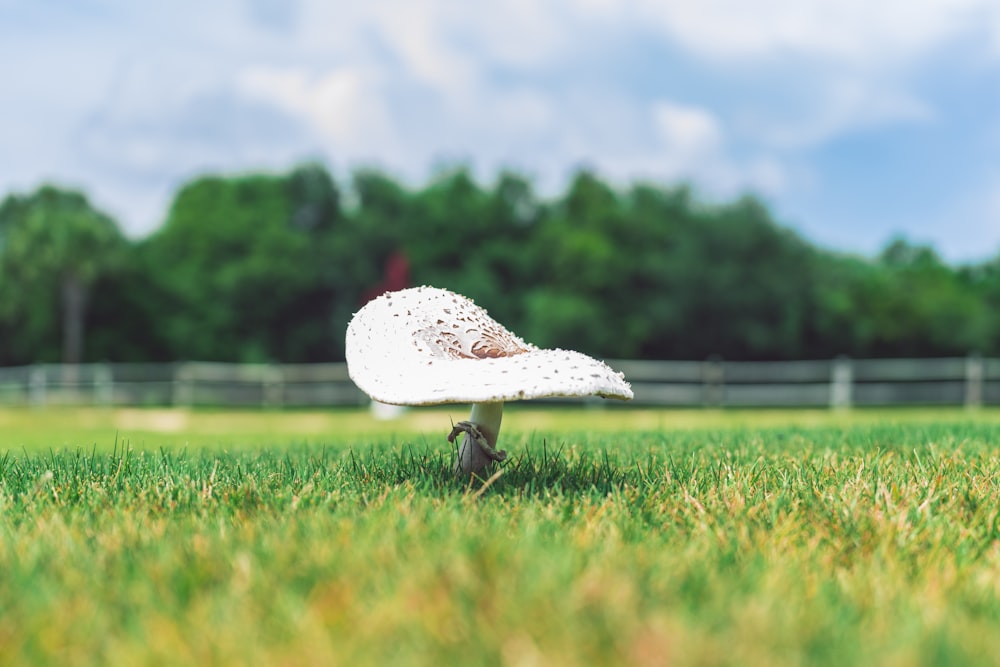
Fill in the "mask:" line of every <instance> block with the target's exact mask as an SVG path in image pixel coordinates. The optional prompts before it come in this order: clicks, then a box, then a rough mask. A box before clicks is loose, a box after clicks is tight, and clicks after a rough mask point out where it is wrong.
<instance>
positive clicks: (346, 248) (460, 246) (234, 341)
mask: <svg viewBox="0 0 1000 667" xmlns="http://www.w3.org/2000/svg"><path fill="white" fill-rule="evenodd" d="M407 284H413V285H419V284H430V285H435V286H439V287H446V288H449V289H452V290H455V291H457V292H460V293H462V294H465V295H467V296H470V297H472V298H473V299H474V300H475V301H476V302H477V303H479V304H480V305H483V306H485V307H486V308H487V309H488V310H489V311H490V313H491V314H492V315H493V316H494V317H496V318H497V319H498V320H499V321H500V322H502V323H504V324H506V325H507V326H509V327H510V328H511V329H512V330H513V331H515V332H516V333H518V334H519V335H521V336H522V337H524V338H525V339H526V340H528V341H531V342H533V343H536V344H538V345H541V346H560V347H567V348H572V349H577V350H580V351H583V352H587V353H590V354H594V355H597V356H602V357H617V358H647V359H704V358H706V357H709V356H712V355H719V356H721V357H723V358H726V359H748V360H753V359H797V358H828V357H832V356H836V355H840V354H846V355H850V356H854V357H893V356H947V355H964V354H967V353H969V352H980V353H983V354H990V355H996V354H1000V255H998V257H997V258H995V259H993V260H991V261H988V262H983V263H979V264H969V265H962V266H951V265H949V264H947V263H946V262H944V261H942V260H941V258H940V257H939V256H938V255H937V254H936V253H935V251H934V249H933V248H931V247H927V246H921V245H914V244H911V243H909V242H907V241H905V240H902V239H900V240H895V241H893V242H891V243H890V244H889V245H888V246H887V247H886V248H885V249H884V251H883V252H882V253H880V254H879V255H878V256H877V257H862V256H857V255H851V254H843V253H838V252H833V251H830V250H827V249H823V248H821V247H817V246H816V245H814V244H811V243H809V242H807V241H806V240H804V239H803V238H802V237H800V236H799V235H797V234H796V233H794V232H793V231H791V230H790V229H788V228H786V227H783V226H781V225H780V224H778V223H777V222H776V221H775V220H774V218H773V217H772V214H771V213H770V212H769V210H768V209H767V207H766V206H765V205H764V204H763V203H762V202H761V201H760V200H758V199H756V198H754V197H753V196H743V197H740V198H737V199H735V200H733V201H729V202H724V203H717V204H716V203H708V202H705V201H702V200H699V199H698V198H697V197H696V196H695V194H694V192H693V191H692V189H691V188H690V187H688V186H687V185H670V186H666V185H661V184H656V183H648V182H637V183H633V184H631V185H629V186H627V187H624V188H616V187H613V186H612V185H610V184H608V183H607V182H605V181H603V180H602V179H601V178H600V177H599V176H598V175H597V174H595V173H593V172H591V171H587V170H581V171H579V172H578V173H576V174H575V176H574V177H573V178H572V179H571V180H570V182H569V183H568V184H567V186H566V188H565V191H564V192H562V193H561V194H560V195H558V196H556V197H551V198H543V197H540V196H539V195H538V194H537V193H536V191H535V189H534V187H533V184H532V182H531V181H530V179H528V178H526V177H524V176H523V175H520V174H517V173H513V172H505V173H502V174H500V175H499V176H498V177H497V178H496V179H495V181H494V182H493V183H491V184H483V183H480V182H477V181H476V179H475V178H473V177H472V175H471V174H470V172H469V171H468V170H467V169H465V168H461V167H458V168H452V169H449V170H446V171H442V172H440V173H439V174H438V175H437V176H435V177H434V178H432V179H431V180H430V181H429V182H427V183H425V184H424V185H423V186H422V187H419V188H411V187H406V186H405V185H403V184H401V183H400V182H399V181H398V180H395V179H393V178H392V177H390V176H388V175H386V174H385V173H383V172H380V171H377V170H372V169H362V170H358V171H356V172H354V173H353V174H352V175H351V177H350V179H349V182H348V183H346V184H340V183H337V182H336V181H335V180H334V179H333V178H332V177H331V175H330V173H329V172H328V171H327V169H326V168H325V167H324V166H323V165H321V164H315V163H307V164H302V165H299V166H297V167H296V168H294V169H292V170H291V171H290V172H288V173H282V174H264V173H260V174H246V175H238V176H216V175H209V176H203V177H200V178H197V179H195V180H193V181H191V182H189V183H187V184H186V185H184V186H183V187H181V188H180V190H179V191H178V192H177V194H176V196H175V198H174V200H173V202H172V204H171V206H170V209H169V211H168V212H167V215H166V219H165V222H164V223H163V225H162V226H161V227H160V228H159V229H157V230H156V231H154V232H153V233H152V234H150V235H149V236H148V237H146V238H142V239H138V240H132V239H128V238H126V237H125V236H124V235H123V234H122V232H121V230H120V228H119V226H118V224H117V223H116V222H115V221H114V220H113V219H112V218H111V217H110V216H108V215H106V214H104V213H102V212H100V211H98V210H96V209H95V208H94V207H93V206H92V205H91V204H90V203H89V201H88V200H87V198H86V197H85V195H83V194H82V193H79V192H75V191H73V190H69V189H66V188H61V187H57V186H53V185H45V186H42V187H40V188H39V189H38V190H36V191H35V192H33V193H29V194H11V195H9V196H7V197H6V198H5V199H4V200H3V202H2V203H0V364H2V365H14V364H27V363H35V362H56V361H64V362H70V363H74V362H80V361H84V362H86V361H171V360H214V361H234V362H266V361H275V362H318V361H336V360H341V359H343V339H344V331H345V329H346V326H347V322H348V320H349V319H350V317H351V315H352V314H353V313H354V312H355V311H356V310H357V309H358V308H359V307H360V305H361V304H362V303H363V302H364V300H365V299H367V298H371V296H373V295H375V294H378V293H380V291H382V290H384V289H386V288H399V287H402V286H405V285H407Z"/></svg>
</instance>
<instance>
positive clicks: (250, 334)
mask: <svg viewBox="0 0 1000 667" xmlns="http://www.w3.org/2000/svg"><path fill="white" fill-rule="evenodd" d="M341 223H342V217H341V215H340V207H339V194H338V192H337V190H336V186H335V184H334V183H333V181H332V179H331V178H330V177H329V175H328V174H327V173H326V172H325V170H323V169H322V168H319V167H317V166H315V165H306V166H304V167H301V168H299V169H296V170H294V171H293V172H292V173H291V174H290V175H287V176H277V175H248V176H240V177H235V178H218V177H206V178H201V179H198V180H196V181H194V182H192V183H189V184H188V185H186V186H185V187H184V188H182V189H181V191H180V192H179V193H178V194H177V197H176V198H175V200H174V203H173V205H172V206H171V209H170V214H169V215H168V217H167V221H166V223H165V225H164V226H163V228H162V229H160V230H159V231H158V232H157V233H155V234H154V235H153V236H151V237H150V238H149V239H147V241H146V242H145V243H143V244H142V247H141V248H140V256H141V260H142V264H143V266H144V270H145V271H146V272H147V275H149V276H152V281H151V282H152V284H153V286H154V294H155V295H156V298H157V299H158V300H159V301H160V304H159V310H160V311H161V312H163V313H168V314H169V316H168V317H166V318H165V321H164V324H163V326H164V327H165V328H166V339H167V341H168V346H169V349H170V350H171V356H173V357H174V358H180V359H210V360H221V361H268V360H282V361H318V360H327V359H331V358H334V357H335V356H336V344H335V342H334V341H335V340H336V335H335V333H334V331H333V327H332V314H333V308H334V299H335V296H336V295H335V294H334V287H335V285H334V283H335V277H336V276H335V273H336V267H337V265H338V263H337V258H336V257H331V256H330V254H329V253H330V250H331V243H330V235H331V234H332V233H333V232H334V230H336V229H337V227H338V225H340V224H341ZM352 250H353V252H357V249H356V248H355V249H352Z"/></svg>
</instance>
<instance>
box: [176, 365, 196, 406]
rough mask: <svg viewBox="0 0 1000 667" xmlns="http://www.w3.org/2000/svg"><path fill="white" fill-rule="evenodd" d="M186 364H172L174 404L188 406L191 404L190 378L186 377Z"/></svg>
mask: <svg viewBox="0 0 1000 667" xmlns="http://www.w3.org/2000/svg"><path fill="white" fill-rule="evenodd" d="M189 375H190V373H188V364H186V363H184V362H177V363H175V364H174V396H173V401H174V406H175V407H182V406H183V407H188V406H190V405H191V398H192V396H191V394H192V391H191V380H190V378H189V377H188V376H189Z"/></svg>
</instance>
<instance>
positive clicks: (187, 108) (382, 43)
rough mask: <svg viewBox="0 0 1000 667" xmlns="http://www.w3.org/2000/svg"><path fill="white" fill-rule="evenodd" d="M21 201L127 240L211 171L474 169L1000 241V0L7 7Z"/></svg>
mask: <svg viewBox="0 0 1000 667" xmlns="http://www.w3.org/2000/svg"><path fill="white" fill-rule="evenodd" d="M0 91H2V92H0V195H6V194H8V193H12V192H21V193H26V192H29V191H31V190H33V189H34V188H36V187H37V186H38V185H39V184H41V183H43V182H55V183H58V184H61V185H65V186H69V187H74V188H79V189H82V190H84V191H85V192H86V193H87V194H88V195H89V197H90V198H91V201H92V202H94V203H95V205H97V206H98V207H99V208H101V209H102V210H104V211H106V212H108V213H110V214H111V215H113V216H114V217H115V218H116V219H117V220H118V221H119V223H120V224H121V225H122V227H123V228H124V229H125V230H126V232H127V233H128V234H129V235H131V236H133V237H137V238H138V237H141V236H143V235H145V234H148V233H149V232H150V231H152V230H154V229H155V228H157V227H158V226H159V225H160V224H162V222H163V220H164V218H165V216H166V212H167V209H168V207H169V204H170V201H171V198H172V196H173V194H174V193H175V192H176V191H177V189H178V187H180V186H181V185H182V184H183V183H185V182H186V181H189V180H191V179H192V178H195V177H197V176H198V175H200V174H204V173H241V172H247V171H261V170H266V171H277V170H284V169H287V168H289V167H290V166H292V165H294V164H296V163H299V162H302V161H305V160H321V161H323V162H324V163H325V164H327V165H328V167H329V168H330V169H331V171H332V173H333V174H334V176H335V178H337V179H338V181H340V182H341V183H342V184H346V183H348V182H349V175H350V173H351V171H352V170H353V169H356V168H358V167H376V168H379V169H382V170H384V171H385V172H387V173H388V174H390V175H391V176H393V177H396V178H398V179H400V180H401V181H403V182H404V183H406V184H407V185H410V186H412V187H419V186H421V185H422V184H424V183H426V182H427V181H428V179H430V178H431V177H432V176H433V174H434V173H435V172H436V170H439V169H441V168H442V167H443V166H448V165H455V164H464V165H467V166H469V167H470V168H471V169H472V171H473V173H474V174H475V175H476V176H477V178H478V179H480V180H481V181H482V182H483V183H485V184H489V183H491V182H492V179H494V178H495V177H496V175H497V174H498V173H499V171H500V170H503V169H513V170H516V171H518V172H520V173H523V174H525V175H527V176H529V177H530V178H531V179H532V180H533V182H534V183H535V185H536V188H537V189H538V191H539V192H540V193H541V194H542V195H544V196H555V195H556V194H558V193H559V192H560V191H561V190H562V188H564V187H565V185H566V183H567V181H568V179H569V178H570V176H571V175H572V174H573V173H574V171H576V170H577V169H579V168H581V167H586V168H589V169H592V170H594V171H595V172H596V173H598V174H599V175H600V176H601V177H602V178H604V179H606V180H608V181H610V182H612V183H614V184H616V185H618V186H621V187H625V186H627V185H628V184H630V183H633V182H635V181H640V180H641V181H653V182H657V183H662V184H665V185H673V184H676V183H679V182H685V183H689V184H691V185H692V186H693V187H694V188H695V191H696V192H698V193H699V195H700V196H702V197H703V198H704V199H706V200H709V201H722V200H727V199H731V198H734V197H737V196H740V195H742V194H744V193H753V194H756V195H757V196H759V197H761V198H762V199H763V200H764V201H765V202H766V203H767V204H768V205H769V206H770V208H771V210H772V212H773V214H774V216H775V218H776V219H777V220H778V221H779V222H780V223H781V224H783V225H786V226H788V227H791V228H793V229H795V230H797V231H798V232H800V233H801V234H802V235H803V236H804V237H805V238H807V239H808V240H810V241H812V242H814V243H817V244H819V245H822V246H824V247H828V248H831V249H835V250H842V251H845V252H853V253H861V254H866V255H874V254H876V253H878V252H879V250H880V249H881V248H883V247H884V246H885V245H886V244H887V243H888V242H889V241H890V240H892V239H894V238H897V237H904V238H906V239H908V240H910V241H911V242H914V243H927V244H931V245H933V246H934V247H935V248H936V249H937V250H938V252H939V253H940V254H941V255H942V256H943V257H944V258H946V259H947V260H948V261H951V262H956V263H960V262H973V261H981V260H984V259H987V258H992V257H996V256H997V255H998V254H1000V3H997V2H995V0H882V1H881V2H871V1H870V0H699V1H698V2H691V1H690V0H577V1H575V2H570V1H567V0H550V1H549V2H537V1H536V0H498V1H495V2H486V3H475V2H463V1H461V0H368V1H367V2H341V1H339V0H214V1H213V2H194V1H192V0H173V1H172V2H162V1H159V2H158V1H155V0H149V1H148V2H135V1H133V0H62V1H60V0H0Z"/></svg>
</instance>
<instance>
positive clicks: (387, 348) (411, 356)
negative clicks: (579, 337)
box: [345, 286, 632, 474]
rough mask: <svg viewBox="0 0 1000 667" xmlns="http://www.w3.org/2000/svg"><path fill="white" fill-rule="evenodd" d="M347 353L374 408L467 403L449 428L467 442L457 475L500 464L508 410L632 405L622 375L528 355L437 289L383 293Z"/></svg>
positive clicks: (600, 366)
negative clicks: (527, 405) (580, 400)
mask: <svg viewBox="0 0 1000 667" xmlns="http://www.w3.org/2000/svg"><path fill="white" fill-rule="evenodd" d="M345 349H346V357H347V367H348V373H349V374H350V376H351V379H352V380H353V381H354V383H355V384H357V385H358V387H359V388H360V389H361V390H362V391H364V392H365V393H366V394H368V395H369V396H370V397H371V398H372V399H374V400H378V401H381V402H383V403H389V404H392V405H414V406H417V405H440V404H444V403H471V404H472V413H471V415H470V417H469V420H468V422H459V424H457V425H456V428H458V430H459V432H464V433H465V435H464V436H463V438H462V443H461V444H460V445H459V449H458V453H457V457H456V458H457V460H456V470H457V471H458V472H460V473H462V474H474V473H479V472H481V471H482V470H483V469H484V468H485V467H486V466H488V465H489V464H490V463H491V462H493V461H500V460H503V458H504V455H503V454H501V453H500V452H499V451H497V450H496V442H497V436H498V435H499V432H500V422H501V419H502V416H503V403H504V402H505V401H514V400H528V399H533V398H548V397H556V396H560V397H585V396H595V395H596V396H602V397H604V398H617V399H621V400H629V399H631V398H632V388H631V387H630V386H629V384H628V382H626V381H625V378H624V376H623V375H622V374H621V373H618V372H616V371H614V370H612V369H611V368H610V367H609V366H608V365H607V364H605V363H604V362H602V361H599V360H597V359H594V358H592V357H589V356H587V355H585V354H582V353H580V352H574V351H571V350H560V349H540V348H538V347H535V346H534V345H531V344H530V343H526V342H525V341H524V340H522V339H521V338H519V337H518V336H516V335H515V334H513V333H512V332H510V331H508V330H507V329H506V328H504V327H503V326H502V325H501V324H500V323H499V322H497V321H496V320H494V319H493V318H491V317H490V316H489V315H488V314H487V312H486V310H484V309H483V308H480V307H479V306H477V305H476V304H475V303H473V302H472V300H471V299H468V298H467V297H464V296H462V295H460V294H455V293H454V292H450V291H448V290H444V289H439V288H435V287H427V286H425V287H414V288H410V289H405V290H400V291H396V292H387V293H385V294H383V295H382V296H380V297H378V298H376V299H373V300H372V301H370V302H368V303H367V304H366V305H365V306H364V307H362V308H361V310H359V311H358V312H357V313H356V314H355V315H354V317H353V318H352V320H351V322H350V324H349V325H348V327H347V337H346V341H345ZM455 435H457V434H456V433H455V432H454V431H453V433H452V436H451V437H450V438H449V439H453V438H454V436H455Z"/></svg>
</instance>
